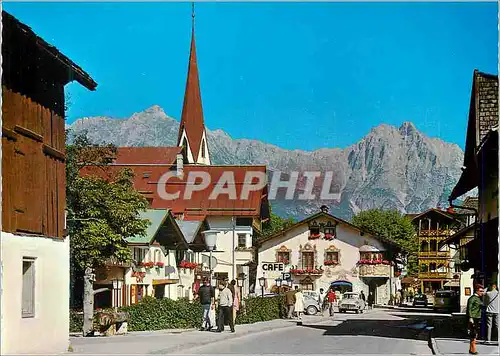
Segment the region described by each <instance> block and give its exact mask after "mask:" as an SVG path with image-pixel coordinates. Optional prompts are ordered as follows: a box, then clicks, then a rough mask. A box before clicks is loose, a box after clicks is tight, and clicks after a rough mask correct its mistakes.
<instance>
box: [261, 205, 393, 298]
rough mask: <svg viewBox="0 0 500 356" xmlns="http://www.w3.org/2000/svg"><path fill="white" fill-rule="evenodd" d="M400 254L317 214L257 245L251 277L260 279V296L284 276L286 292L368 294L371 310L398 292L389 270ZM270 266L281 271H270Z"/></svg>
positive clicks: (355, 229)
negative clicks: (288, 289)
mask: <svg viewBox="0 0 500 356" xmlns="http://www.w3.org/2000/svg"><path fill="white" fill-rule="evenodd" d="M400 251H401V250H400V247H399V246H397V245H396V244H394V243H393V242H391V241H389V240H385V239H381V238H378V237H376V236H373V235H371V234H369V233H367V232H364V231H362V230H360V229H359V228H358V227H356V226H354V225H352V224H350V223H348V222H347V221H344V220H342V219H339V218H337V217H335V216H332V215H330V214H328V213H327V212H326V211H321V212H318V213H316V214H314V215H311V216H309V217H308V218H306V219H304V220H302V221H299V222H297V223H296V224H294V225H292V226H290V227H289V228H287V229H285V230H282V231H279V232H277V233H276V234H274V235H271V236H269V237H267V238H264V239H262V240H260V241H259V246H258V270H257V277H258V278H261V277H264V278H265V286H264V292H265V293H269V292H272V291H275V290H276V280H277V279H283V278H284V277H286V275H287V274H289V276H290V281H291V284H292V286H299V287H300V288H301V289H303V290H306V291H319V289H320V288H323V289H324V290H328V289H329V288H330V287H333V288H334V289H335V290H338V291H341V292H345V291H354V292H361V291H363V292H364V293H365V295H366V296H368V295H369V293H373V294H374V297H375V302H376V303H377V304H388V303H389V300H390V298H391V295H395V294H396V291H397V289H399V288H400V285H399V278H397V276H395V274H399V273H397V271H395V264H394V261H395V260H396V255H397V253H399V252H400ZM275 263H278V264H282V265H283V268H284V269H283V271H280V270H279V269H278V270H276V269H274V268H272V266H273V264H275ZM269 266H271V267H269ZM283 283H285V282H283ZM260 292H261V291H260V287H257V288H256V293H257V294H259V293H260Z"/></svg>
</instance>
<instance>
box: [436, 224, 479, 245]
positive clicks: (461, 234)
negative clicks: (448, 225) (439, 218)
mask: <svg viewBox="0 0 500 356" xmlns="http://www.w3.org/2000/svg"><path fill="white" fill-rule="evenodd" d="M477 226H478V225H477V222H474V223H473V224H470V225H468V226H466V227H464V228H463V229H461V230H459V231H457V232H456V233H454V234H453V235H451V236H450V237H448V238H447V239H446V240H444V241H443V242H441V244H442V245H449V244H453V243H456V242H457V241H458V240H459V239H460V238H462V237H465V236H466V235H468V234H470V233H471V232H472V233H473V234H474V229H475V228H476V227H477Z"/></svg>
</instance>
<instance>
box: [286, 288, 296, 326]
mask: <svg viewBox="0 0 500 356" xmlns="http://www.w3.org/2000/svg"><path fill="white" fill-rule="evenodd" d="M285 299H286V305H287V307H288V319H292V318H293V312H294V310H295V291H293V290H291V289H290V290H289V291H288V292H286V293H285Z"/></svg>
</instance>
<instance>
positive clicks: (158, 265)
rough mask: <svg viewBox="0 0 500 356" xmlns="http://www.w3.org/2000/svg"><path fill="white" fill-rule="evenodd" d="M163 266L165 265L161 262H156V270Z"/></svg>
mask: <svg viewBox="0 0 500 356" xmlns="http://www.w3.org/2000/svg"><path fill="white" fill-rule="evenodd" d="M163 266H165V264H164V263H163V262H156V267H157V268H162V267H163Z"/></svg>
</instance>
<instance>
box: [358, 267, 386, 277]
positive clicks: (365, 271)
mask: <svg viewBox="0 0 500 356" xmlns="http://www.w3.org/2000/svg"><path fill="white" fill-rule="evenodd" d="M390 274H391V266H390V265H383V264H379V265H366V264H363V265H360V266H359V276H360V277H387V278H389V277H390Z"/></svg>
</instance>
